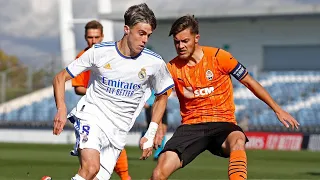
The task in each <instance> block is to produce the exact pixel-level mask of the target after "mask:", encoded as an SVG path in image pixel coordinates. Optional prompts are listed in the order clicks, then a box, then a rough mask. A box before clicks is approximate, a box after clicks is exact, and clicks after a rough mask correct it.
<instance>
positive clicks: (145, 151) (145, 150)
mask: <svg viewBox="0 0 320 180" xmlns="http://www.w3.org/2000/svg"><path fill="white" fill-rule="evenodd" d="M147 141H148V139H147V138H146V137H142V138H141V140H140V149H142V156H141V157H140V160H146V159H148V157H149V156H151V155H152V144H151V145H149V146H150V147H149V146H146V145H145V143H147Z"/></svg>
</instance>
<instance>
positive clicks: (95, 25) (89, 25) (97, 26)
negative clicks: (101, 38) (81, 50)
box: [84, 20, 103, 36]
mask: <svg viewBox="0 0 320 180" xmlns="http://www.w3.org/2000/svg"><path fill="white" fill-rule="evenodd" d="M84 29H85V36H87V31H88V30H89V29H100V30H101V34H103V26H102V24H101V23H99V22H98V21H96V20H93V21H89V22H88V23H87V24H86V26H85V27H84Z"/></svg>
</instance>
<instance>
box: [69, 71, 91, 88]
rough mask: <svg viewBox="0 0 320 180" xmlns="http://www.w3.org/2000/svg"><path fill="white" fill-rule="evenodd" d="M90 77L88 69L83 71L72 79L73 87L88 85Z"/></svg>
mask: <svg viewBox="0 0 320 180" xmlns="http://www.w3.org/2000/svg"><path fill="white" fill-rule="evenodd" d="M89 79H90V71H85V72H82V73H81V74H79V75H78V76H76V77H75V78H73V79H72V86H73V87H78V86H81V87H88V83H89Z"/></svg>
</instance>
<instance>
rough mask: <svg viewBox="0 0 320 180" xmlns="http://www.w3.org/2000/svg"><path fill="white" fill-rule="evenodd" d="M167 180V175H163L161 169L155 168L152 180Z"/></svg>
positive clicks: (163, 172)
mask: <svg viewBox="0 0 320 180" xmlns="http://www.w3.org/2000/svg"><path fill="white" fill-rule="evenodd" d="M165 179H168V175H166V174H165V171H164V169H163V168H160V167H157V168H155V169H154V170H153V172H152V180H165Z"/></svg>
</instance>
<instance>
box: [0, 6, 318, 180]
mask: <svg viewBox="0 0 320 180" xmlns="http://www.w3.org/2000/svg"><path fill="white" fill-rule="evenodd" d="M140 2H146V3H147V4H148V5H149V6H150V7H151V8H153V9H154V11H155V15H156V16H157V19H158V28H157V30H156V31H155V32H154V33H153V35H152V37H151V40H150V41H149V44H148V47H149V48H151V49H152V50H154V51H156V52H157V53H159V54H160V55H162V57H163V58H164V59H165V60H166V61H169V60H170V59H172V58H173V57H174V56H175V51H174V47H173V43H172V39H171V37H168V32H169V29H170V26H171V23H172V22H173V21H174V20H175V19H176V18H177V17H179V16H181V15H185V14H194V15H195V16H196V17H197V18H198V20H199V22H200V34H201V40H200V42H201V44H202V45H208V46H216V47H220V48H223V49H225V50H228V51H230V52H231V53H232V54H233V55H234V56H235V57H236V58H237V59H238V60H239V61H240V62H241V63H242V64H244V65H245V66H246V67H247V68H248V69H249V71H250V73H251V75H253V76H254V77H255V78H256V79H257V80H258V81H259V82H260V83H261V84H262V85H263V86H264V87H265V88H266V89H267V90H268V91H269V93H270V94H271V95H272V97H274V98H275V100H276V101H277V102H278V103H279V104H280V105H281V106H282V107H284V108H285V109H286V110H287V111H288V112H290V113H291V114H292V115H293V116H294V117H295V118H296V119H297V120H298V121H299V122H300V124H301V128H300V129H299V130H295V131H292V130H287V129H285V128H282V126H281V124H280V123H279V122H278V120H277V118H276V116H275V114H274V113H273V112H272V111H271V110H270V109H269V108H268V107H267V106H266V105H265V104H264V103H262V102H260V101H259V100H258V99H257V98H255V97H254V95H253V94H252V93H251V92H250V91H248V90H247V89H246V88H245V87H244V86H242V85H241V84H240V83H238V82H237V81H236V80H234V81H233V82H234V92H235V94H234V99H235V103H236V116H237V121H238V122H239V125H240V126H241V127H242V128H243V129H245V130H246V131H247V135H248V136H249V139H250V142H249V143H248V144H247V148H248V149H253V150H251V151H249V159H250V154H253V155H252V156H253V158H256V159H259V157H260V161H258V160H257V161H256V162H253V164H254V166H252V167H253V168H252V169H251V170H252V171H250V170H249V173H251V172H252V174H253V176H252V177H253V178H255V179H261V178H262V179H320V169H319V167H320V159H319V157H320V154H319V152H313V151H320V33H319V32H320V25H319V19H320V1H319V0H268V1H262V0H198V1H192V0H175V1H169V0H145V1H141V0H131V1H130V0H92V1H88V2H87V1H85V0H73V1H72V0H50V1H49V0H48V1H41V0H25V1H24V2H20V1H18V0H12V1H10V2H9V1H8V2H7V1H6V0H0V4H1V7H0V11H1V12H0V18H1V21H0V22H1V26H0V35H1V36H0V142H6V143H8V142H9V143H12V142H14V143H36V144H39V143H43V144H67V145H59V146H58V148H57V152H56V153H55V152H53V151H52V150H50V148H54V147H53V146H50V145H25V144H24V145H22V144H21V145H19V144H0V147H1V148H0V149H1V150H0V156H1V157H0V159H1V160H3V161H2V162H1V161H0V166H1V167H4V169H8V171H6V170H4V171H3V172H6V173H5V174H6V175H3V176H1V174H0V179H34V178H39V177H41V176H40V175H41V173H42V172H52V173H53V172H54V168H53V170H52V167H55V168H57V169H59V167H58V166H59V165H62V166H63V164H64V165H65V164H67V165H68V166H70V167H67V169H68V168H69V169H72V170H74V171H76V168H77V164H76V161H75V160H74V159H73V160H70V161H69V159H68V158H66V157H65V156H64V155H62V154H63V153H62V150H61V149H63V151H64V152H66V153H65V154H66V156H67V154H68V153H67V150H68V148H71V145H68V144H70V143H72V142H73V141H74V140H73V132H72V128H71V126H70V124H68V126H67V127H66V130H65V131H64V132H63V133H62V135H61V136H59V137H55V136H53V135H52V133H51V127H52V120H53V117H54V115H55V113H56V108H55V102H54V99H53V90H52V86H51V82H52V78H53V76H54V74H55V73H57V72H58V71H60V70H61V69H62V68H64V67H65V65H66V64H68V63H69V62H71V61H72V60H73V59H74V57H75V55H76V53H77V52H78V51H80V50H81V49H83V48H85V41H84V40H83V33H84V28H83V26H84V23H86V22H87V21H89V20H92V19H98V20H100V21H101V22H102V23H103V25H104V33H105V41H110V40H117V39H120V38H121V37H122V33H123V30H122V27H123V21H122V18H123V13H124V11H125V10H126V8H127V7H129V6H131V5H132V4H136V3H140ZM15 10H16V11H19V13H14V15H12V16H9V15H8V14H12V13H11V12H13V11H15ZM24 18H25V21H26V22H21V19H24ZM18 20H19V21H18ZM28 22H29V23H28ZM66 88H67V90H66V101H67V106H68V110H71V109H72V108H73V107H74V106H75V104H76V103H77V101H78V100H79V98H80V97H79V96H77V95H76V94H75V93H74V91H73V89H72V87H71V85H70V83H68V85H67V87H66ZM167 108H168V121H169V133H168V136H169V137H170V135H172V132H173V131H174V130H175V128H176V127H177V126H178V125H179V124H180V119H181V117H180V114H179V102H178V101H177V99H176V97H175V96H174V95H173V96H171V97H170V99H169V103H168V107H167ZM144 128H146V124H145V116H144V112H142V113H141V114H140V116H139V117H138V119H137V122H136V124H135V125H134V127H133V129H132V132H131V134H130V136H129V138H128V144H129V145H131V146H136V145H137V143H138V139H139V137H140V132H141V131H142V130H143V129H144ZM25 147H28V148H30V152H31V151H32V152H33V153H34V154H33V155H31V156H30V159H26V158H23V157H22V156H23V155H24V154H27V153H28V152H26V151H24V149H28V148H25ZM59 148H61V149H60V150H61V152H60V150H59ZM130 149H131V152H132V154H130V151H129V157H130V158H131V159H134V160H131V159H130V160H129V168H131V167H132V168H133V170H132V171H135V170H136V171H137V172H133V174H137V175H136V176H134V177H136V178H137V179H141V178H147V176H142V175H141V174H142V173H143V172H142V171H141V169H140V170H139V168H137V167H140V166H143V167H146V168H147V169H148V168H150V167H153V166H154V163H153V162H148V163H149V164H148V163H147V164H143V163H141V162H139V161H136V160H135V159H137V157H138V153H139V152H138V151H137V150H136V148H134V147H132V148H129V150H130ZM261 150H266V151H261ZM269 150H273V151H269ZM279 150H281V151H282V152H278V151H279ZM288 151H294V152H288ZM311 151H312V152H311ZM46 152H50V153H53V157H50V158H49V159H50V161H49V160H46V161H43V162H42V160H43V159H44V158H45V157H46V155H45V154H46ZM17 154H22V155H18V156H17ZM4 155H6V156H4ZM38 155H39V156H38ZM50 156H51V155H50ZM136 156H137V157H136ZM207 156H209V155H208V154H205V155H203V156H202V158H200V160H197V161H196V162H195V163H192V164H191V169H188V171H191V172H192V169H193V170H194V171H195V172H194V173H198V172H203V173H202V174H201V175H200V176H192V175H191V174H187V175H185V176H184V175H183V173H180V174H178V175H177V176H175V177H174V178H176V179H188V178H189V179H225V177H226V171H225V172H224V171H223V170H221V172H220V171H219V168H220V166H219V165H212V166H213V169H210V168H209V166H211V164H210V162H208V160H207V159H206V157H207ZM265 156H266V157H269V158H270V159H271V160H274V161H276V160H279V161H277V162H275V163H276V164H277V165H275V166H274V164H272V163H271V162H270V163H269V164H268V163H267V162H266V161H268V158H266V157H265ZM299 156H301V157H300V158H299ZM5 157H6V158H5ZM35 157H37V158H35ZM302 157H304V158H302ZM55 158H62V159H64V160H65V162H64V161H60V160H58V162H56V164H55V165H52V166H50V165H48V163H51V160H52V161H54V160H55ZM21 159H23V160H24V161H23V162H24V163H23V164H24V166H22V167H21V168H20V169H21V170H19V171H14V170H12V169H11V165H12V166H17V164H19V161H21ZM40 161H41V163H42V164H41V163H40ZM130 161H131V162H132V163H131V162H130ZM302 161H303V162H304V163H303V162H302ZM34 162H39V163H38V164H37V163H35V164H33V163H34ZM130 163H131V164H130ZM212 163H213V164H215V163H219V164H220V163H222V164H224V166H225V165H226V161H224V160H219V159H214V160H212ZM308 163H310V164H308ZM39 164H40V165H39ZM43 164H46V166H43ZM299 164H300V165H299ZM37 165H38V166H41V167H42V168H44V167H47V168H50V171H48V170H45V169H42V170H41V168H40V170H39V169H38V170H37V171H36V172H35V175H30V174H28V173H29V171H32V170H30V169H32V168H33V167H34V169H36V167H37ZM204 166H206V167H204ZM266 166H268V168H269V167H270V168H271V167H272V166H274V170H273V171H270V172H268V171H266V170H264V171H258V170H257V169H256V168H258V167H261V168H266ZM23 167H27V169H28V170H26V171H24V170H25V169H24V168H23ZM249 167H250V160H249ZM284 167H286V168H285V169H281V168H284ZM303 167H305V168H303ZM60 169H61V168H60ZM60 169H59V170H58V171H60ZM220 169H226V168H220ZM271 169H273V168H271ZM215 170H217V171H218V173H217V174H216V176H213V175H214V173H211V172H212V171H215ZM292 170H294V172H293V171H292ZM20 171H21V172H20ZM62 171H63V170H62ZM62 171H61V172H62ZM150 171H151V169H150ZM188 171H184V172H188ZM280 171H281V172H283V171H285V172H286V173H283V174H281V173H279V172H280ZM27 172H28V173H27ZM68 173H69V174H70V171H69V172H67V171H66V173H61V174H59V173H57V174H56V176H57V177H61V179H63V177H66V176H69V174H68ZM210 173H211V174H210ZM223 173H224V174H223ZM292 173H293V174H292ZM294 173H298V175H297V174H294ZM17 174H19V175H17ZM39 174H40V175H39ZM148 174H149V173H148ZM49 175H50V174H49ZM64 175H66V176H64ZM71 175H73V172H72V173H71V174H70V177H71ZM192 177H194V178H192ZM249 177H250V176H249ZM57 179H59V178H57Z"/></svg>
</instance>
